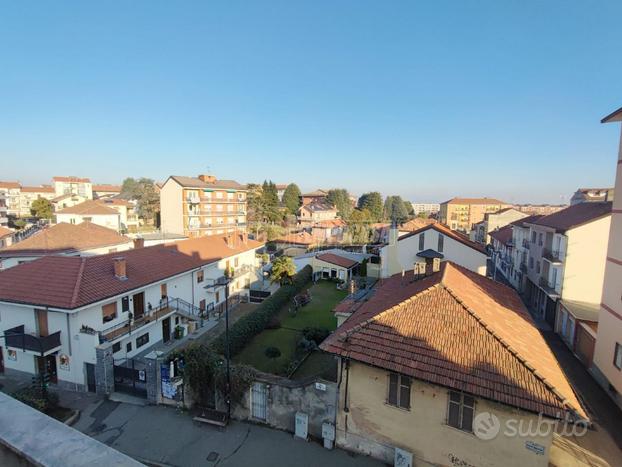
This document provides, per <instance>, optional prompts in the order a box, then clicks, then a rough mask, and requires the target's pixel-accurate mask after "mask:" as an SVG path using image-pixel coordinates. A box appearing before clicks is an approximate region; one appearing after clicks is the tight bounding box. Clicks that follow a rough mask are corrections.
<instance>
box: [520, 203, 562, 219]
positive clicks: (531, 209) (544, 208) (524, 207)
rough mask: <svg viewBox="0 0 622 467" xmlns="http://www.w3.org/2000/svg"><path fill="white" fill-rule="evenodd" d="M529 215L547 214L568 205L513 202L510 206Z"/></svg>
mask: <svg viewBox="0 0 622 467" xmlns="http://www.w3.org/2000/svg"><path fill="white" fill-rule="evenodd" d="M512 207H513V208H514V209H516V210H517V211H520V212H524V213H525V214H527V215H529V216H548V215H549V214H553V213H555V212H557V211H561V210H562V209H565V208H567V207H568V205H567V204H515V205H514V206H512Z"/></svg>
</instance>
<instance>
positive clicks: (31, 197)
mask: <svg viewBox="0 0 622 467" xmlns="http://www.w3.org/2000/svg"><path fill="white" fill-rule="evenodd" d="M55 196H56V195H55V193H54V188H52V187H51V186H23V187H21V189H20V194H19V215H20V216H21V217H30V216H32V213H31V212H30V209H31V208H32V203H33V202H34V201H36V200H37V199H39V198H44V199H47V200H48V201H51V200H52V199H54V198H55Z"/></svg>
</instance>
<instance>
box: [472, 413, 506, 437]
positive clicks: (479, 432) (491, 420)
mask: <svg viewBox="0 0 622 467" xmlns="http://www.w3.org/2000/svg"><path fill="white" fill-rule="evenodd" d="M500 430H501V422H500V421H499V418H498V417H497V416H496V415H495V414H492V413H490V412H482V413H480V414H477V415H476V416H475V418H474V419H473V433H474V434H475V436H477V437H478V438H479V439H483V440H484V441H489V440H491V439H494V438H496V437H497V435H498V434H499V431H500Z"/></svg>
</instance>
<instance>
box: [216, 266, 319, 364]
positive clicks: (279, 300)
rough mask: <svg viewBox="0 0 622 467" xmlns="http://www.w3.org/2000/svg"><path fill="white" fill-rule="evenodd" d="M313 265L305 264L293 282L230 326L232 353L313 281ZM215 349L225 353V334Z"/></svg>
mask: <svg viewBox="0 0 622 467" xmlns="http://www.w3.org/2000/svg"><path fill="white" fill-rule="evenodd" d="M311 274H312V269H311V266H305V267H304V268H303V269H302V270H301V271H300V272H299V273H298V274H296V275H295V276H294V278H293V280H292V283H291V284H287V285H284V286H282V287H281V288H279V290H277V291H276V292H275V293H273V294H272V295H271V296H270V297H268V298H267V299H265V300H264V301H263V302H262V303H261V304H260V305H259V306H258V307H257V309H256V310H255V311H253V312H252V313H249V314H248V315H246V316H244V317H242V318H240V319H239V320H238V321H237V322H236V323H235V324H234V325H233V326H230V327H229V349H230V351H231V355H232V356H233V355H235V354H237V353H238V352H239V351H240V350H242V349H243V348H244V346H245V345H246V344H247V343H248V342H249V341H250V340H251V339H252V338H253V337H255V336H256V335H257V334H259V333H260V332H261V331H263V330H264V329H266V327H267V326H268V324H269V323H270V320H271V319H272V318H273V317H275V316H277V315H278V313H279V311H280V310H281V308H283V307H284V306H286V305H287V304H288V303H289V302H290V301H291V300H292V298H294V296H295V295H296V294H297V293H299V292H300V291H301V290H302V289H303V288H304V287H305V286H306V285H307V284H308V283H309V282H311ZM212 348H213V349H214V351H216V352H218V353H220V354H224V353H225V336H224V333H223V334H221V335H220V336H219V337H218V338H217V339H216V340H215V341H214V342H213V343H212Z"/></svg>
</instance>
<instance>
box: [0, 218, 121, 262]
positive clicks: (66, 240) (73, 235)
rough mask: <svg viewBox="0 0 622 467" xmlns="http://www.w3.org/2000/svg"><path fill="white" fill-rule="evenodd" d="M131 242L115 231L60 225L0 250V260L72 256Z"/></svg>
mask: <svg viewBox="0 0 622 467" xmlns="http://www.w3.org/2000/svg"><path fill="white" fill-rule="evenodd" d="M131 241H132V239H131V238H129V237H126V236H124V235H119V234H118V233H117V232H116V231H115V230H112V229H107V228H106V227H102V226H101V225H97V224H93V223H92V222H82V223H81V224H76V225H74V224H67V223H66V222H61V223H60V224H56V225H53V226H51V227H48V228H46V229H43V230H40V231H39V232H37V233H36V234H34V235H32V236H30V237H28V238H26V239H25V240H22V241H21V242H18V243H14V244H13V245H10V246H8V247H5V248H2V249H0V257H4V258H6V257H10V256H42V255H50V254H60V253H72V252H77V251H83V250H90V249H93V248H102V247H106V246H113V245H120V244H123V243H129V242H131Z"/></svg>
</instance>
